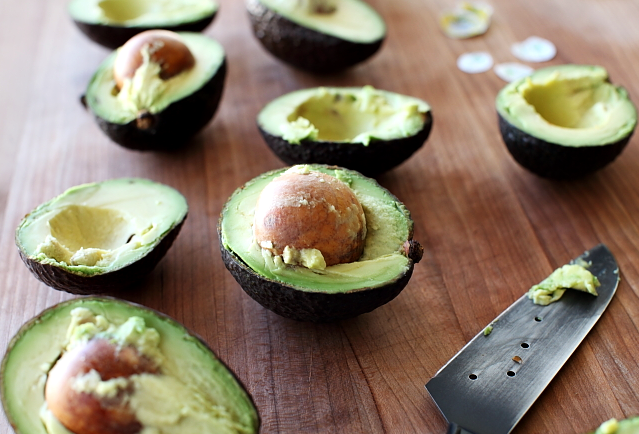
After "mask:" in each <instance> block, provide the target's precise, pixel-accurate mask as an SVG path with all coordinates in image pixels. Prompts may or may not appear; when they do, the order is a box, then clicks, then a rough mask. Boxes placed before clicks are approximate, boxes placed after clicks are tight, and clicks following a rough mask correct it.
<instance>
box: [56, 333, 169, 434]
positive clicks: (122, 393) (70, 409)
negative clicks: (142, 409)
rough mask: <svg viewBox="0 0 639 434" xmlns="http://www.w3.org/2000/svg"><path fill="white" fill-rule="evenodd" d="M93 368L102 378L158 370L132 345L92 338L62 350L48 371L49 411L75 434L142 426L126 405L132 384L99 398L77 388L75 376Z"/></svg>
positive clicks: (119, 433) (110, 433) (117, 432)
mask: <svg viewBox="0 0 639 434" xmlns="http://www.w3.org/2000/svg"><path fill="white" fill-rule="evenodd" d="M91 371H96V372H97V373H98V374H99V375H100V378H101V380H102V381H107V380H111V379H115V378H128V377H130V376H131V375H133V374H141V373H145V372H146V373H151V374H155V373H158V367H157V366H156V364H155V363H154V362H153V361H151V360H150V359H149V358H147V357H145V356H143V355H141V354H140V353H139V352H138V350H137V349H136V348H135V347H134V346H130V345H129V346H122V347H119V346H117V345H116V344H114V343H112V342H110V341H109V340H106V339H100V338H94V339H91V340H89V341H88V342H87V343H86V344H84V345H81V346H78V347H75V348H73V349H71V350H70V351H68V352H66V353H64V354H63V355H62V357H60V359H59V360H58V361H57V363H56V364H55V365H54V366H53V368H51V370H50V371H49V375H48V378H47V383H46V386H45V400H46V402H47V406H48V408H49V410H50V411H51V413H53V415H54V416H55V417H56V419H58V421H60V423H62V425H64V426H65V427H66V428H67V429H68V430H69V431H71V432H73V433H75V434H135V433H138V432H140V430H141V429H142V425H141V424H140V422H139V421H138V420H137V419H136V417H135V414H134V413H133V412H132V410H131V409H130V408H129V405H128V403H127V400H126V395H127V394H130V393H131V392H132V391H133V390H132V388H133V386H132V385H131V384H130V385H129V386H128V388H124V389H118V390H117V393H116V394H114V395H113V396H104V397H99V396H96V395H95V394H93V393H90V392H84V391H79V390H76V389H78V388H77V387H74V382H75V381H76V380H77V378H78V377H81V376H83V375H85V374H88V373H90V372H91Z"/></svg>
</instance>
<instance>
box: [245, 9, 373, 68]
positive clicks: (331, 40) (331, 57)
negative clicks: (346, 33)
mask: <svg viewBox="0 0 639 434" xmlns="http://www.w3.org/2000/svg"><path fill="white" fill-rule="evenodd" d="M247 10H248V13H249V17H250V20H251V25H252V27H253V33H254V35H255V37H256V38H257V39H258V40H259V41H260V42H261V43H262V45H263V46H264V48H266V50H267V51H269V52H270V53H271V54H273V55H274V56H275V57H277V58H278V59H280V60H282V61H284V62H286V63H288V64H290V65H292V66H294V67H296V68H299V69H302V70H305V71H308V72H313V73H317V74H330V73H335V72H339V71H342V70H344V69H347V68H349V67H351V66H353V65H355V64H357V63H360V62H363V61H364V60H366V59H368V58H369V57H371V56H372V55H373V54H375V53H376V52H377V50H379V48H380V47H381V46H382V43H383V42H384V39H383V38H382V39H380V40H378V41H374V42H371V43H366V44H363V43H357V42H351V41H347V40H345V39H341V38H337V37H334V36H330V35H326V34H324V33H321V32H317V31H315V30H312V29H309V28H307V27H304V26H301V25H299V24H296V23H294V22H292V21H291V20H289V19H287V18H285V17H283V16H282V15H280V14H278V13H276V12H274V11H272V10H271V9H269V8H267V7H266V6H264V5H263V4H262V3H260V1H259V0H248V1H247Z"/></svg>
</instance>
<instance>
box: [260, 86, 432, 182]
mask: <svg viewBox="0 0 639 434" xmlns="http://www.w3.org/2000/svg"><path fill="white" fill-rule="evenodd" d="M257 124H258V127H259V130H260V133H261V134H262V136H263V137H264V140H265V141H266V143H267V144H268V146H269V147H270V148H271V149H272V150H273V152H274V153H275V154H276V155H277V156H278V157H279V158H280V159H281V160H282V161H284V162H285V163H287V164H313V163H320V164H329V165H335V166H340V167H346V168H348V169H352V170H356V171H358V172H361V173H363V174H365V175H367V176H375V175H378V174H380V173H382V172H385V171H387V170H390V169H392V168H393V167H395V166H397V165H399V164H400V163H402V162H403V161H405V160H406V159H408V158H409V157H410V156H411V155H413V153H415V151H417V150H418V149H419V148H420V147H421V146H422V145H423V144H424V142H425V141H426V139H427V138H428V135H429V134H430V130H431V127H432V125H433V116H432V113H431V109H430V106H429V105H428V103H426V102H425V101H422V100H420V99H417V98H413V97H410V96H405V95H400V94H398V93H393V92H387V91H383V90H376V89H373V88H372V87H370V86H364V87H344V88H339V87H318V88H312V89H304V90H299V91H295V92H291V93H288V94H286V95H283V96H281V97H279V98H276V99H275V100H273V101H271V102H270V103H269V104H267V105H266V106H265V107H264V108H263V109H262V110H261V111H260V113H259V114H258V116H257Z"/></svg>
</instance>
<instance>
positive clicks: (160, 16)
mask: <svg viewBox="0 0 639 434" xmlns="http://www.w3.org/2000/svg"><path fill="white" fill-rule="evenodd" d="M217 10H218V4H217V3H216V2H215V1H214V0H72V1H71V2H70V3H69V6H68V11H69V15H71V18H72V19H73V21H74V22H75V24H76V25H77V26H78V28H79V29H80V30H81V31H82V32H83V33H84V34H85V35H87V36H88V37H89V38H90V39H91V40H92V41H94V42H97V43H98V44H100V45H103V46H105V47H107V48H111V49H114V48H118V47H119V46H121V45H122V44H124V43H125V42H126V41H128V40H129V39H131V38H132V37H133V36H135V35H137V34H138V33H140V32H143V31H145V30H151V29H165V30H171V31H174V32H200V31H202V30H204V29H205V28H206V27H207V26H208V25H209V24H211V22H212V21H213V18H214V17H215V14H216V13H217Z"/></svg>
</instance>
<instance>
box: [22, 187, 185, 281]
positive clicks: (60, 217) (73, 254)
mask: <svg viewBox="0 0 639 434" xmlns="http://www.w3.org/2000/svg"><path fill="white" fill-rule="evenodd" d="M187 211H188V206H187V203H186V199H185V198H184V196H182V195H181V194H180V193H179V192H178V191H177V190H175V189H173V188H171V187H169V186H167V185H163V184H159V183H156V182H153V181H149V180H145V179H130V178H125V179H113V180H108V181H104V182H100V183H92V184H83V185H79V186H76V187H73V188H70V189H69V190H67V191H66V192H64V193H62V194H61V195H60V196H58V197H56V198H54V199H52V200H50V201H48V202H46V203H44V204H42V205H40V206H39V207H37V208H36V209H34V210H33V211H32V212H31V213H29V214H28V215H27V216H26V217H25V218H24V219H23V220H22V222H21V223H20V225H19V226H18V228H17V230H16V245H17V246H18V250H19V252H20V257H21V258H22V260H23V261H24V263H25V264H26V265H27V267H28V268H29V270H30V271H31V272H32V273H33V275H34V276H35V277H36V278H38V279H39V280H40V281H42V282H44V283H45V284H46V285H48V286H51V287H53V288H55V289H58V290H61V291H67V292H71V293H74V294H97V293H105V292H115V291H117V290H121V289H123V288H125V287H127V286H130V285H131V284H133V283H135V282H137V281H138V280H140V279H142V278H143V277H144V276H145V275H146V274H148V273H150V272H151V270H153V268H154V267H155V266H156V264H157V263H158V262H159V261H160V259H162V257H163V256H164V255H165V254H166V252H167V250H168V249H169V247H171V245H172V244H173V241H174V240H175V238H176V237H177V235H178V233H179V232H180V229H181V228H182V224H183V223H184V220H185V219H186V215H187Z"/></svg>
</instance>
